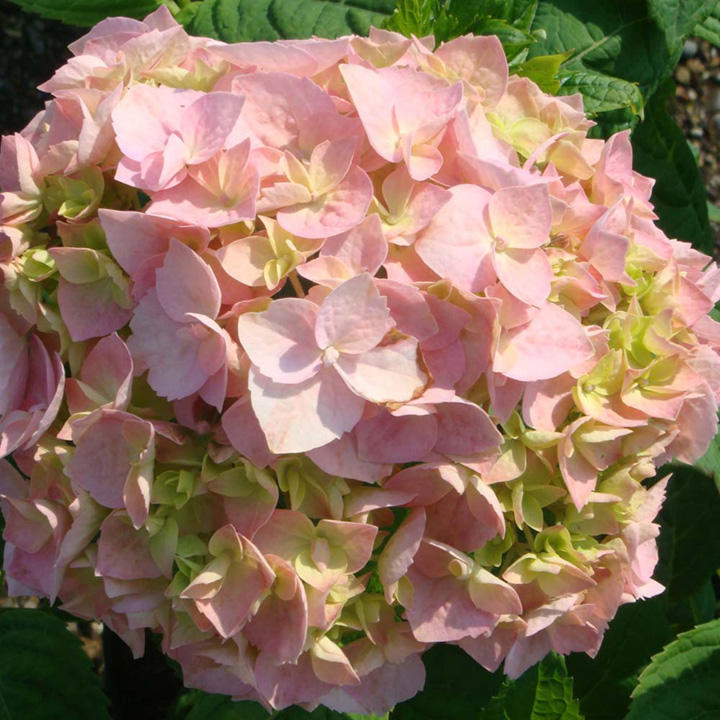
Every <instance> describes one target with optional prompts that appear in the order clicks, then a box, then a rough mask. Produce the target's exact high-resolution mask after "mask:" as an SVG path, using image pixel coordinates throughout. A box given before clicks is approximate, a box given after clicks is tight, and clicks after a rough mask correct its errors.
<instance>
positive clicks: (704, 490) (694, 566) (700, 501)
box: [655, 465, 720, 602]
mask: <svg viewBox="0 0 720 720" xmlns="http://www.w3.org/2000/svg"><path fill="white" fill-rule="evenodd" d="M671 469H672V472H673V476H672V478H671V479H670V482H669V483H668V490H667V499H666V500H665V502H664V504H663V508H662V510H661V511H660V514H659V515H658V519H657V522H658V523H659V524H660V528H661V532H660V537H659V538H658V550H659V552H660V562H659V563H658V567H657V570H656V573H655V576H656V577H657V579H658V580H659V581H660V582H661V583H663V585H665V586H666V587H667V589H668V597H669V599H670V600H671V601H673V602H675V601H679V600H682V599H684V598H687V597H689V596H690V595H693V594H694V593H696V592H697V591H698V590H700V588H701V587H702V585H703V584H704V583H705V582H706V581H707V579H708V578H709V577H710V576H711V575H712V574H713V572H714V571H715V570H716V569H717V568H718V567H720V523H719V522H718V518H719V517H720V493H718V489H717V487H716V486H715V483H714V482H713V480H712V478H710V477H708V476H707V475H705V474H704V473H702V472H700V471H699V470H696V469H695V468H692V467H690V466H689V465H675V466H672V468H671Z"/></svg>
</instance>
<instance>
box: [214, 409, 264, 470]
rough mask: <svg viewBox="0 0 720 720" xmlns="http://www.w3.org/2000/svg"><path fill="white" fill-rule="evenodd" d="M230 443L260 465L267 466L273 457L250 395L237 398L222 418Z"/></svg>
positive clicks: (254, 463) (255, 463)
mask: <svg viewBox="0 0 720 720" xmlns="http://www.w3.org/2000/svg"><path fill="white" fill-rule="evenodd" d="M221 420H222V427H223V430H224V431H225V434H226V435H227V437H228V440H229V441H230V444H231V445H232V446H233V447H234V448H235V449H236V450H237V451H238V452H239V453H240V454H241V455H244V456H245V457H246V458H248V459H249V460H250V462H252V463H253V465H257V466H258V467H266V466H267V465H268V464H269V463H270V461H271V460H272V459H273V457H274V455H273V454H272V453H271V452H270V450H269V448H268V446H267V441H266V440H265V435H264V434H263V431H262V428H261V427H260V424H259V423H258V420H257V418H256V417H255V414H254V413H253V410H252V405H251V404H250V396H249V395H245V396H244V397H242V398H240V399H239V400H236V401H235V402H234V403H233V404H232V405H231V406H230V407H229V408H228V409H227V410H226V411H225V412H224V413H223V416H222V418H221Z"/></svg>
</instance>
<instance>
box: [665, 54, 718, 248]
mask: <svg viewBox="0 0 720 720" xmlns="http://www.w3.org/2000/svg"><path fill="white" fill-rule="evenodd" d="M675 82H676V83H677V88H676V91H675V99H676V105H675V119H676V121H677V123H678V125H680V127H681V128H683V130H684V131H685V137H687V139H688V142H689V143H690V145H691V147H692V148H693V151H694V152H695V155H696V157H697V159H698V164H699V165H700V171H701V172H702V175H703V179H704V180H705V188H706V189H707V194H708V200H709V201H710V202H711V203H713V204H718V205H720V158H718V144H719V143H720V49H719V48H717V47H715V46H714V45H711V44H710V43H708V42H706V41H705V40H688V41H687V42H686V43H685V48H684V51H683V59H682V62H681V63H680V65H678V67H677V68H676V70H675ZM711 225H712V229H713V235H714V238H715V252H716V255H717V254H718V251H719V250H720V224H718V223H717V222H712V219H711Z"/></svg>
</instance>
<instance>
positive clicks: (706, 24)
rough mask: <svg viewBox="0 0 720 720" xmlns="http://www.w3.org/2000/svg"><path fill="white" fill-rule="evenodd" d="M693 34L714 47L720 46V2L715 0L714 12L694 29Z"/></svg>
mask: <svg viewBox="0 0 720 720" xmlns="http://www.w3.org/2000/svg"><path fill="white" fill-rule="evenodd" d="M692 34H693V35H697V36H698V37H701V38H703V39H704V40H707V41H708V42H711V43H713V45H720V2H718V0H715V7H714V8H713V11H712V12H711V13H710V14H709V15H708V16H707V17H706V18H705V19H704V20H703V21H702V22H700V23H698V24H697V25H696V26H695V27H694V29H693V32H692Z"/></svg>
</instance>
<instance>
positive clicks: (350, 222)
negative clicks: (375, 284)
mask: <svg viewBox="0 0 720 720" xmlns="http://www.w3.org/2000/svg"><path fill="white" fill-rule="evenodd" d="M372 195H373V186H372V181H371V180H370V178H369V177H368V176H367V174H366V173H365V172H364V171H363V170H361V169H360V168H359V167H357V166H353V167H352V168H350V171H349V172H348V173H347V175H346V176H345V178H344V179H343V180H342V182H340V183H339V184H338V185H336V186H335V187H334V188H333V189H332V190H330V191H329V192H327V193H326V194H324V195H322V196H321V197H319V198H318V199H317V200H314V201H312V202H310V203H303V204H299V205H294V206H293V205H291V206H290V207H285V208H283V209H282V210H278V213H277V216H276V217H277V221H278V223H279V224H280V226H281V227H282V228H283V229H285V230H287V231H288V232H290V233H292V234H293V235H297V236H298V237H301V238H324V237H330V236H332V235H338V234H340V233H344V232H347V231H348V230H352V228H354V227H355V226H356V225H358V224H359V223H360V222H361V221H362V219H363V218H364V217H365V213H366V212H367V210H368V208H369V207H370V200H372Z"/></svg>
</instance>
